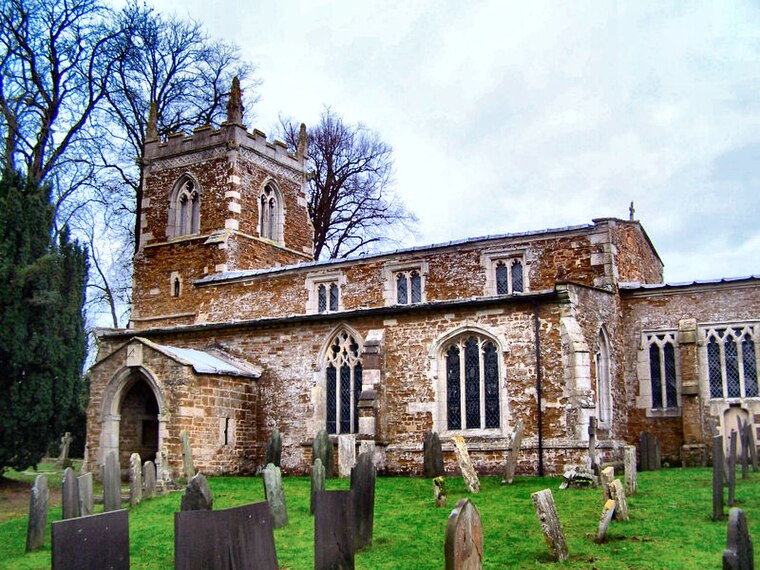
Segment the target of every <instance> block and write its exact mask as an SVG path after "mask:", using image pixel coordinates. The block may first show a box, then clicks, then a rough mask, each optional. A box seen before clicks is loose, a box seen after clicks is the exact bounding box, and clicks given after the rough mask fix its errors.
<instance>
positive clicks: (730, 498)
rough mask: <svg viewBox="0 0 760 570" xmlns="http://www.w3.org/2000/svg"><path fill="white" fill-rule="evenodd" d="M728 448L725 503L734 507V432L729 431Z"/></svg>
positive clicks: (735, 439) (735, 443)
mask: <svg viewBox="0 0 760 570" xmlns="http://www.w3.org/2000/svg"><path fill="white" fill-rule="evenodd" d="M729 441H730V443H729V446H728V500H727V501H726V503H727V504H728V506H729V507H733V506H734V499H735V498H736V445H737V436H736V430H733V429H732V430H731V435H730V438H729Z"/></svg>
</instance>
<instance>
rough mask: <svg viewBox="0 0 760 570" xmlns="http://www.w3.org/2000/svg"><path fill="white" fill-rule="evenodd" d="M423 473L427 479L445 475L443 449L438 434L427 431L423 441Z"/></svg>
mask: <svg viewBox="0 0 760 570" xmlns="http://www.w3.org/2000/svg"><path fill="white" fill-rule="evenodd" d="M422 472H423V474H424V475H425V477H427V478H433V477H439V476H441V475H444V474H445V471H444V469H443V448H442V447H441V438H440V437H438V433H437V432H434V431H430V430H427V431H425V435H424V436H423V439H422Z"/></svg>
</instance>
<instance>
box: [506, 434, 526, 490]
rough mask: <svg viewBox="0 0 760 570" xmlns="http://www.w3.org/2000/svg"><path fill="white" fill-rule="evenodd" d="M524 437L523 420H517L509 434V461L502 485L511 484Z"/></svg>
mask: <svg viewBox="0 0 760 570" xmlns="http://www.w3.org/2000/svg"><path fill="white" fill-rule="evenodd" d="M522 438H523V421H522V420H517V424H516V425H515V428H514V429H513V430H512V435H510V436H509V449H508V450H507V462H506V465H505V467H504V477H503V478H502V480H501V484H502V485H511V484H512V480H513V479H514V478H515V471H517V458H518V456H519V455H520V446H521V445H522Z"/></svg>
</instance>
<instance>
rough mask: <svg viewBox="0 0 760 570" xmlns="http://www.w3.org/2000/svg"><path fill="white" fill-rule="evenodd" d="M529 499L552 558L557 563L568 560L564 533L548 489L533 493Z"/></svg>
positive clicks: (568, 554) (568, 555)
mask: <svg viewBox="0 0 760 570" xmlns="http://www.w3.org/2000/svg"><path fill="white" fill-rule="evenodd" d="M530 498H531V499H532V500H533V506H534V507H535V509H536V516H537V517H538V521H539V522H540V523H541V531H542V532H543V533H544V538H545V539H546V545H547V546H548V547H549V553H550V554H551V556H552V558H553V559H554V560H556V561H558V562H564V561H565V560H568V559H569V558H570V553H569V552H568V550H567V541H566V540H565V533H564V532H562V525H561V524H560V522H559V516H558V515H557V507H555V506H554V497H553V496H552V492H551V491H550V490H549V489H544V490H543V491H538V492H536V493H533V494H532V495H531V496H530Z"/></svg>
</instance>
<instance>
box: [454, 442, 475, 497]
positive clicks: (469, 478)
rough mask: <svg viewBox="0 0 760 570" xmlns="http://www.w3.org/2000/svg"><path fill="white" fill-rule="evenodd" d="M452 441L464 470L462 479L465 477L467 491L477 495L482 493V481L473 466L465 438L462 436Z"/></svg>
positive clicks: (460, 465) (460, 466) (461, 467)
mask: <svg viewBox="0 0 760 570" xmlns="http://www.w3.org/2000/svg"><path fill="white" fill-rule="evenodd" d="M451 441H452V442H454V453H456V456H457V461H458V462H459V468H460V469H461V470H462V477H464V482H465V483H466V484H467V489H468V490H469V491H470V493H473V494H477V493H478V492H479V491H480V480H479V479H478V474H477V473H475V468H474V467H473V466H472V461H471V460H470V454H469V453H468V452H467V445H466V444H465V442H464V438H463V437H462V436H457V437H452V438H451Z"/></svg>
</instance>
